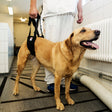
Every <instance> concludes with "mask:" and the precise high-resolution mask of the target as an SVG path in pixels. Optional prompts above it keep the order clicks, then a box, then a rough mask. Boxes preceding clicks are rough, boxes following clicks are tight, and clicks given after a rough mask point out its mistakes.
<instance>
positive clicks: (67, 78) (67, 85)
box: [65, 76, 74, 105]
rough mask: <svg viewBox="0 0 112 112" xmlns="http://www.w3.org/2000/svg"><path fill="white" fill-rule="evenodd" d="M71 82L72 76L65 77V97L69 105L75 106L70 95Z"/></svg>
mask: <svg viewBox="0 0 112 112" xmlns="http://www.w3.org/2000/svg"><path fill="white" fill-rule="evenodd" d="M71 80H72V76H68V77H65V95H66V100H67V102H68V104H70V105H73V104H74V101H73V100H72V99H71V97H70V94H69V90H70V82H71Z"/></svg>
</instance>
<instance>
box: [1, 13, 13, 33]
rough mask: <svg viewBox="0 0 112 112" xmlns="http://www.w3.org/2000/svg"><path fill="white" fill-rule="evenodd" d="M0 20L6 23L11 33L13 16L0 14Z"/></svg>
mask: <svg viewBox="0 0 112 112" xmlns="http://www.w3.org/2000/svg"><path fill="white" fill-rule="evenodd" d="M0 22H1V23H8V25H9V27H10V29H11V32H12V34H13V30H14V29H13V16H10V15H8V14H0Z"/></svg>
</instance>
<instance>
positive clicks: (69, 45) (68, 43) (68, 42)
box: [65, 33, 74, 54]
mask: <svg viewBox="0 0 112 112" xmlns="http://www.w3.org/2000/svg"><path fill="white" fill-rule="evenodd" d="M73 36H74V33H72V34H71V35H70V37H69V38H68V39H67V40H66V41H65V44H66V46H67V48H68V49H69V51H70V52H71V53H72V54H73V52H72V37H73Z"/></svg>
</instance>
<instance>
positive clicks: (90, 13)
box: [74, 0, 112, 74]
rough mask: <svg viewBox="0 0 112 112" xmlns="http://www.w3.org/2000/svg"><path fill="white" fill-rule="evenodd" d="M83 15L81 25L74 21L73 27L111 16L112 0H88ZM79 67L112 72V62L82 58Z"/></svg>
mask: <svg viewBox="0 0 112 112" xmlns="http://www.w3.org/2000/svg"><path fill="white" fill-rule="evenodd" d="M83 16H84V21H83V23H82V24H81V25H78V24H76V23H75V25H74V28H78V27H82V26H85V25H87V24H91V23H94V22H97V21H100V20H103V19H106V18H110V17H112V0H90V1H89V2H88V3H87V4H86V5H84V6H83ZM76 20H77V18H76ZM76 20H75V21H76ZM105 38H106V37H105ZM80 67H83V68H86V69H90V70H93V71H99V72H106V73H108V74H112V63H107V62H99V61H95V60H88V59H83V60H82V62H81V65H80Z"/></svg>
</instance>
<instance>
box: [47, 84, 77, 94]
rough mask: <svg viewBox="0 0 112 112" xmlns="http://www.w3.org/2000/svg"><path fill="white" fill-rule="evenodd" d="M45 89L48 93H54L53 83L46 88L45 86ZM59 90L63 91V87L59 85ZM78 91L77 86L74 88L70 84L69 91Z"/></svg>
mask: <svg viewBox="0 0 112 112" xmlns="http://www.w3.org/2000/svg"><path fill="white" fill-rule="evenodd" d="M47 89H48V91H49V92H50V93H54V83H52V84H49V85H48V86H47ZM60 89H61V90H65V85H61V86H60ZM77 90H78V86H76V85H74V84H72V83H71V84H70V91H77Z"/></svg>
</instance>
